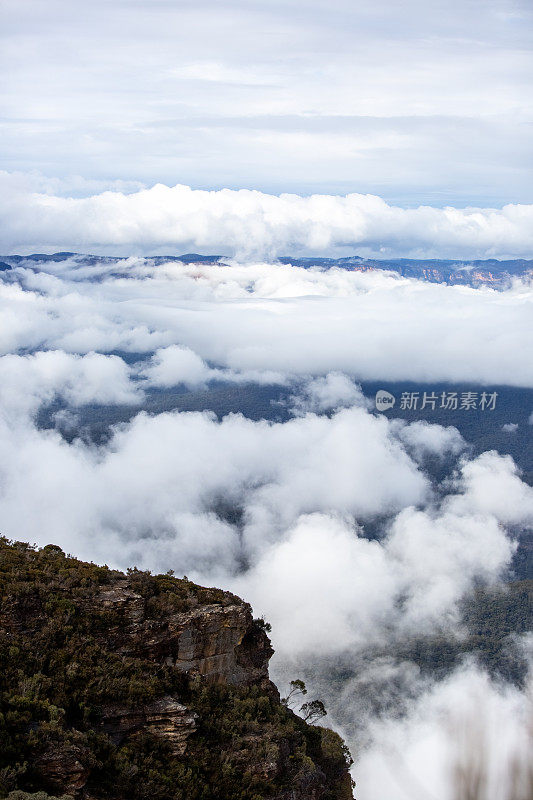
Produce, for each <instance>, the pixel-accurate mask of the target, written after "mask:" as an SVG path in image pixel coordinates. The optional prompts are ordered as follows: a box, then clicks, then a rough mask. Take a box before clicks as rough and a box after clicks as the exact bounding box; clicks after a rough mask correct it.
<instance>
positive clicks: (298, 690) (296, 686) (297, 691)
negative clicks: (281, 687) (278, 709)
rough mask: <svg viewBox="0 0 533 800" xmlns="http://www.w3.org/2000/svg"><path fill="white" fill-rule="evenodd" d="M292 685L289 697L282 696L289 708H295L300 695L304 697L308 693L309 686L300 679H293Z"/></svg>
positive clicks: (284, 703) (283, 701)
mask: <svg viewBox="0 0 533 800" xmlns="http://www.w3.org/2000/svg"><path fill="white" fill-rule="evenodd" d="M290 687H291V690H290V692H289V694H288V695H287V697H282V698H281V702H282V703H283V705H285V706H287V707H288V708H294V706H295V705H296V703H297V702H298V700H299V699H300V697H303V696H304V695H306V694H307V688H306V686H305V683H304V682H303V681H300V680H295V681H291V682H290Z"/></svg>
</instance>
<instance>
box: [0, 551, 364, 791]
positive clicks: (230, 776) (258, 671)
mask: <svg viewBox="0 0 533 800" xmlns="http://www.w3.org/2000/svg"><path fill="white" fill-rule="evenodd" d="M0 595H1V605H0V659H1V663H0V668H1V670H2V672H1V674H2V685H1V696H0V701H1V707H0V712H1V713H0V743H1V745H2V747H1V750H0V797H2V796H4V797H5V796H6V795H7V794H8V793H9V792H10V791H13V790H19V789H20V790H25V791H33V792H35V791H39V790H44V791H47V792H49V793H51V794H64V793H68V794H70V795H71V796H73V797H75V798H79V800H100V799H101V800H104V798H113V799H116V800H145V799H146V800H148V799H149V800H211V798H213V800H217V799H218V800H233V798H235V800H237V798H239V800H260V799H261V798H272V799H273V800H348V799H349V798H351V797H352V791H351V781H350V777H349V773H348V759H349V756H348V754H347V751H346V749H345V748H344V746H343V744H342V741H341V740H340V739H339V737H338V736H337V735H336V734H334V733H333V732H332V731H329V730H326V729H322V728H318V727H314V726H310V725H307V724H306V723H304V722H303V720H301V719H300V718H298V717H296V716H295V715H294V714H293V713H292V712H291V711H290V710H289V709H287V708H286V707H285V706H283V704H282V703H281V702H280V699H279V695H278V692H277V690H276V688H275V686H274V685H273V684H272V683H271V682H270V680H269V677H268V661H269V659H270V657H271V655H272V652H273V651H272V648H271V645H270V641H269V639H268V636H267V634H266V632H265V626H264V624H262V623H261V621H257V620H254V619H253V617H252V611H251V608H250V606H249V605H248V604H247V603H245V602H243V601H242V600H240V599H239V598H238V597H236V596H234V595H232V594H230V593H228V592H223V591H220V590H218V589H205V588H203V587H200V586H196V585H195V584H193V583H191V582H190V581H188V580H186V579H183V580H178V579H176V578H174V577H172V576H171V575H156V576H153V575H150V574H149V573H145V572H140V571H138V570H131V571H129V573H128V575H125V574H123V573H119V572H116V571H112V570H109V569H107V568H106V567H98V566H96V565H93V564H86V563H83V562H79V561H77V560H75V559H72V558H68V557H66V556H65V555H64V554H63V553H62V551H61V550H60V549H59V548H57V547H54V546H48V547H46V548H43V549H42V550H35V549H33V548H31V547H29V546H28V545H25V544H23V543H16V544H13V543H10V542H8V541H7V540H5V539H2V540H0Z"/></svg>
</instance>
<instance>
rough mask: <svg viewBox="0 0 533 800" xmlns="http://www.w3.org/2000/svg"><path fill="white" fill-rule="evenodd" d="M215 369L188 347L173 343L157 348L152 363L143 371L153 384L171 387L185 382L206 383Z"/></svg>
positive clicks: (190, 384)
mask: <svg viewBox="0 0 533 800" xmlns="http://www.w3.org/2000/svg"><path fill="white" fill-rule="evenodd" d="M212 372H213V371H212V370H210V369H209V367H208V366H207V364H206V363H205V362H204V361H202V359H201V358H199V356H197V355H196V353H194V352H193V351H192V350H190V349H189V348H188V347H179V346H178V345H172V346H171V347H164V348H160V349H159V350H156V352H155V353H154V355H153V357H152V360H151V362H150V364H148V366H147V367H146V368H145V369H144V370H143V371H142V373H141V374H142V375H143V377H145V378H146V379H147V380H148V382H149V383H150V384H151V385H152V386H161V387H169V386H176V385H177V384H180V383H183V384H185V385H186V386H195V385H198V384H203V383H205V382H206V381H207V380H208V379H209V377H210V375H211V373H212Z"/></svg>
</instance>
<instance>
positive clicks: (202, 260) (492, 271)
mask: <svg viewBox="0 0 533 800" xmlns="http://www.w3.org/2000/svg"><path fill="white" fill-rule="evenodd" d="M127 257H128V256H96V255H86V254H81V253H66V252H61V253H53V254H43V253H32V254H31V255H27V256H22V255H9V256H0V271H4V272H5V271H6V270H9V269H10V268H12V267H17V266H31V268H33V269H39V265H40V264H43V265H44V264H48V263H51V262H61V261H67V260H69V259H73V260H75V261H76V263H77V264H79V265H80V266H92V265H94V264H97V263H106V264H115V263H118V262H120V261H123V260H124V259H125V258H127ZM144 258H146V259H147V260H149V261H151V262H152V263H153V264H155V265H158V264H164V263H165V262H169V261H175V262H181V263H182V264H187V265H189V264H217V263H224V262H225V261H228V260H229V259H230V256H224V255H201V254H199V253H185V254H183V255H168V256H144ZM273 263H277V264H292V265H293V266H295V267H301V268H303V269H310V268H312V267H319V268H321V269H333V268H337V269H346V270H350V271H354V272H372V271H374V270H386V271H389V272H395V273H397V274H398V275H401V276H402V277H405V278H416V279H417V280H422V281H427V282H429V283H445V284H449V285H463V286H473V287H478V286H492V287H494V288H497V289H504V288H507V287H508V286H510V284H511V282H512V280H513V278H533V260H527V259H523V258H520V259H508V260H499V259H495V258H489V259H480V260H468V259H467V260H462V261H461V260H452V259H436V258H433V259H413V258H394V259H374V258H362V257H361V256H346V257H343V258H322V257H305V258H292V257H291V256H282V257H280V258H278V259H276V260H275V261H273Z"/></svg>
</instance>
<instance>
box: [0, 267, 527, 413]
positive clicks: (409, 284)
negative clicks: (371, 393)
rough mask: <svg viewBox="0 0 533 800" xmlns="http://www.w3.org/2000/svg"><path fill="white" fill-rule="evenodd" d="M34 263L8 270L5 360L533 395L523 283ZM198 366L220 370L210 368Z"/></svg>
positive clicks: (0, 288)
mask: <svg viewBox="0 0 533 800" xmlns="http://www.w3.org/2000/svg"><path fill="white" fill-rule="evenodd" d="M34 266H35V265H34V263H33V262H23V263H22V264H21V265H20V266H19V267H17V268H16V269H15V270H13V271H10V272H8V273H2V274H3V275H4V280H3V282H0V311H1V313H2V318H3V325H2V328H1V330H0V352H4V353H9V352H13V351H17V350H18V351H26V352H27V351H31V350H35V349H61V350H65V351H68V352H72V353H87V352H90V351H92V350H95V351H102V352H108V353H109V352H116V351H126V352H127V351H129V352H132V351H133V352H135V353H143V354H149V355H152V354H153V353H154V352H155V351H157V355H156V356H155V359H154V360H153V361H152V365H151V367H150V368H149V370H150V372H149V374H150V375H151V376H152V377H153V378H154V380H164V381H165V382H167V381H174V380H178V378H179V377H180V370H179V369H178V365H177V360H178V359H181V361H182V366H181V368H182V369H183V370H184V372H183V376H185V378H187V380H190V379H191V376H192V372H191V370H192V369H193V361H194V363H195V364H196V366H195V367H194V378H195V380H198V379H199V378H201V379H202V380H203V379H204V378H205V379H208V378H210V377H214V378H216V377H223V378H226V379H228V378H229V379H233V380H239V378H240V377H241V378H242V379H249V380H255V381H258V382H262V383H264V382H269V381H270V382H284V381H285V380H286V379H287V378H290V377H300V378H303V379H307V378H308V377H309V376H310V375H311V376H316V377H324V376H326V375H327V374H330V373H343V374H345V375H346V376H348V377H352V378H355V379H356V380H380V379H384V378H385V379H387V380H412V381H423V382H425V383H428V382H430V381H449V382H457V383H460V382H462V383H469V384H470V383H474V382H477V383H486V384H493V385H494V384H507V385H514V386H530V387H531V386H533V363H532V361H531V359H530V358H529V357H528V356H529V353H528V347H527V344H528V341H529V337H530V334H531V305H532V299H531V288H530V287H529V286H528V285H527V284H523V283H520V282H517V283H516V284H515V285H514V286H513V287H512V288H510V289H508V290H506V291H504V292H496V291H494V290H491V289H488V288H483V289H470V288H465V287H461V286H443V285H435V284H430V283H423V282H420V281H416V280H410V279H404V278H400V277H398V276H397V275H392V274H390V273H384V272H381V271H376V272H371V273H365V274H363V273H357V272H350V271H348V270H342V269H331V270H325V271H324V270H320V269H303V268H300V267H294V266H291V265H279V264H278V265H274V264H264V263H256V262H251V263H249V264H246V265H242V264H235V263H233V264H227V265H204V266H199V265H194V264H191V265H189V266H186V265H183V264H181V263H176V262H168V263H165V264H160V265H154V263H153V262H152V261H150V260H149V259H134V258H131V259H124V260H122V261H119V262H111V263H110V262H106V261H105V259H96V260H95V262H94V263H93V262H92V261H87V260H84V259H76V258H73V259H68V260H66V261H61V262H53V261H52V262H48V263H46V264H41V265H40V268H39V271H37V272H36V271H35V270H34ZM318 322H319V324H318ZM487 343H490V346H488V344H487ZM173 346H175V347H177V348H178V349H173V350H168V352H166V353H165V352H164V349H165V348H169V347H173ZM188 351H192V354H191V353H189V355H187V356H186V355H185V354H186V353H187V352H188ZM194 354H195V355H194ZM197 358H198V359H201V361H203V362H205V363H206V364H207V365H208V366H209V368H210V369H219V370H225V373H224V374H221V373H214V372H211V373H209V372H207V371H206V369H204V367H203V366H202V365H201V362H200V361H199V360H196V359H197ZM185 359H188V367H187V368H186V365H185ZM171 361H172V364H174V368H173V369H174V372H173V373H172V367H171ZM154 370H155V371H154ZM171 373H172V374H171ZM187 376H188V377H187ZM328 380H329V382H330V384H331V381H332V380H334V379H333V378H329V379H328ZM335 380H336V381H337V382H339V380H340V381H341V382H342V378H341V379H335ZM317 386H318V385H317ZM346 387H347V384H346ZM313 391H315V392H316V391H317V388H316V387H315V390H313ZM346 391H351V390H349V388H346ZM313 402H316V400H314V401H313Z"/></svg>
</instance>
